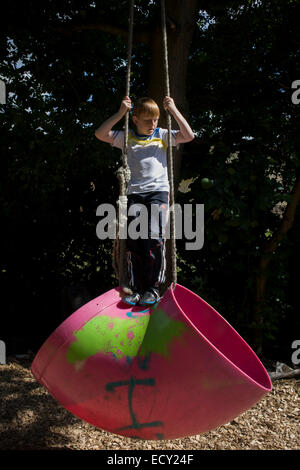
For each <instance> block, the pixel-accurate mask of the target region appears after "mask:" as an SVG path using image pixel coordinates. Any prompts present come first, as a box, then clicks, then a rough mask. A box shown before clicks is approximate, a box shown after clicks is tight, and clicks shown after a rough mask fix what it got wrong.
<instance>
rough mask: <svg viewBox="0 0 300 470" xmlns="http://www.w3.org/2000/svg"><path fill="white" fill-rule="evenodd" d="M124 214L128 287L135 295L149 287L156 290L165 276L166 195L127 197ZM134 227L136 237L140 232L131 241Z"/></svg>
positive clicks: (167, 202)
mask: <svg viewBox="0 0 300 470" xmlns="http://www.w3.org/2000/svg"><path fill="white" fill-rule="evenodd" d="M141 205H143V207H141ZM127 210H128V217H127V223H128V231H127V240H126V249H127V266H128V278H129V286H130V287H131V288H132V289H133V290H135V291H138V292H143V291H145V290H147V289H148V288H149V287H155V288H156V289H158V290H159V288H160V285H161V284H162V283H163V282H164V281H165V274H166V256H165V250H166V240H165V229H166V224H167V221H168V211H169V193H168V192H167V191H154V192H149V193H139V194H130V195H128V196H127ZM130 213H131V214H130ZM142 213H143V214H142ZM141 215H143V216H142V217H141ZM131 224H132V225H131ZM141 226H142V227H141ZM130 227H131V228H130ZM133 227H134V231H135V234H137V233H138V232H140V237H139V238H137V239H133V238H132V228H133ZM134 236H136V235H134ZM145 237H146V238H145Z"/></svg>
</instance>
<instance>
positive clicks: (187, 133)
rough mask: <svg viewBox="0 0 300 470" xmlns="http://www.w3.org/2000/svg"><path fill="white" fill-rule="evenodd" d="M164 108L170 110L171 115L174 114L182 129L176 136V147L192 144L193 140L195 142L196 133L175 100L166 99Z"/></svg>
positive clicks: (167, 97)
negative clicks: (186, 143) (187, 143)
mask: <svg viewBox="0 0 300 470" xmlns="http://www.w3.org/2000/svg"><path fill="white" fill-rule="evenodd" d="M164 108H165V109H166V110H168V111H169V112H170V114H172V116H173V117H174V119H175V121H176V122H177V124H178V126H179V129H180V130H179V132H177V135H176V145H178V144H183V143H185V142H190V141H191V140H193V139H194V137H195V135H194V132H193V131H192V129H191V127H190V125H189V124H188V122H187V121H186V119H185V118H184V117H183V116H182V114H181V113H180V112H179V111H178V109H177V108H176V105H175V103H174V100H173V98H171V97H170V96H166V97H165V99H164Z"/></svg>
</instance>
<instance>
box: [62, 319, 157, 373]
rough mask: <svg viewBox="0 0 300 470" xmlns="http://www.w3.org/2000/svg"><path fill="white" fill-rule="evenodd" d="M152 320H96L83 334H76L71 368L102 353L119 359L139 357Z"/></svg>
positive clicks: (70, 353) (88, 323)
mask: <svg viewBox="0 0 300 470" xmlns="http://www.w3.org/2000/svg"><path fill="white" fill-rule="evenodd" d="M148 322H149V316H148V315H143V316H140V317H135V318H128V319H127V318H126V319H122V318H117V317H115V318H112V317H107V316H104V315H101V316H98V317H95V318H92V319H91V320H90V321H88V322H87V323H86V324H85V325H84V326H83V327H82V328H81V329H80V330H78V331H75V332H74V336H75V337H76V339H77V341H73V342H72V343H71V345H70V347H69V349H68V352H67V361H68V362H69V363H71V364H74V363H77V362H78V361H85V360H86V359H88V358H89V357H91V356H94V355H95V354H97V353H99V352H101V353H103V354H109V353H112V354H113V355H114V356H115V357H116V358H117V359H119V358H122V357H124V356H125V357H126V356H127V357H135V356H136V355H137V352H138V349H139V347H140V345H141V343H142V341H143V338H144V335H145V331H146V329H147V325H148Z"/></svg>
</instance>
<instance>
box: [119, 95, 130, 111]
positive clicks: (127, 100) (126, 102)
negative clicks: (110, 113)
mask: <svg viewBox="0 0 300 470" xmlns="http://www.w3.org/2000/svg"><path fill="white" fill-rule="evenodd" d="M130 110H131V99H130V98H129V96H124V98H123V100H122V102H121V106H120V110H119V112H120V114H122V116H124V115H125V114H126V113H127V112H128V111H130Z"/></svg>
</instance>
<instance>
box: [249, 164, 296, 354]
mask: <svg viewBox="0 0 300 470" xmlns="http://www.w3.org/2000/svg"><path fill="white" fill-rule="evenodd" d="M299 200H300V172H298V175H297V178H296V182H295V184H294V188H293V192H292V199H291V201H290V202H289V204H288V205H287V206H286V209H285V212H284V214H283V217H282V221H281V224H280V226H279V228H278V230H277V231H276V232H275V233H274V235H273V236H272V238H271V239H270V240H269V241H268V242H267V243H266V244H265V246H264V248H263V252H262V255H261V258H260V261H259V267H258V275H257V278H256V295H255V303H254V309H253V329H252V342H253V347H254V348H255V350H256V351H257V352H258V353H260V352H261V350H262V332H263V308H264V300H265V294H266V285H267V280H268V267H269V264H270V262H271V260H272V257H273V255H274V254H275V251H276V250H277V248H278V244H279V242H280V241H281V240H282V239H283V237H284V236H285V235H286V234H287V232H288V231H289V230H290V228H291V227H292V226H293V223H294V217H295V213H296V209H297V206H298V203H299Z"/></svg>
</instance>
